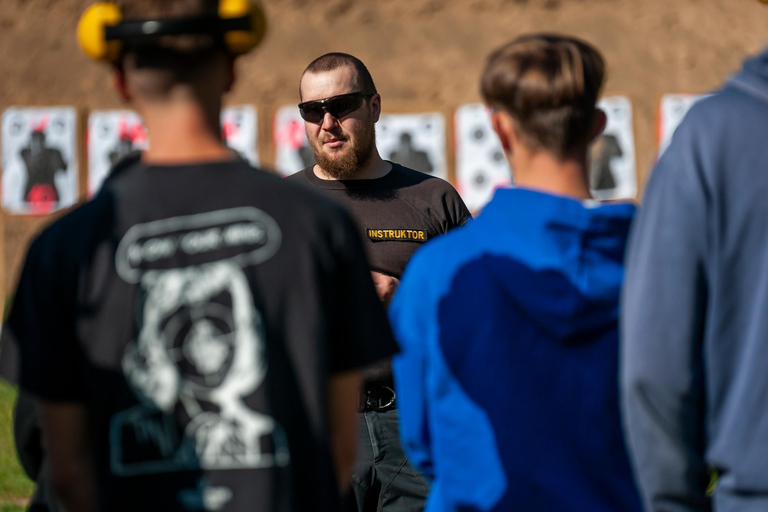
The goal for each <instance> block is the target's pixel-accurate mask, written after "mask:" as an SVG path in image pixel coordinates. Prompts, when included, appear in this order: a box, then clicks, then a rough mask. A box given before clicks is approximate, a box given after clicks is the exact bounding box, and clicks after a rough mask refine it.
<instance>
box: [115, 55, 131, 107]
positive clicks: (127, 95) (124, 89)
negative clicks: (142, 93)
mask: <svg viewBox="0 0 768 512" xmlns="http://www.w3.org/2000/svg"><path fill="white" fill-rule="evenodd" d="M112 85H113V87H114V88H115V90H116V91H117V94H119V95H120V98H121V99H122V100H123V101H125V102H130V101H131V100H132V99H133V95H132V94H131V91H129V90H128V82H127V80H126V79H125V69H123V66H122V64H118V65H116V66H115V68H114V71H113V72H112Z"/></svg>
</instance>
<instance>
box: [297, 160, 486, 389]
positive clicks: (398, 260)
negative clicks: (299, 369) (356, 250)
mask: <svg viewBox="0 0 768 512" xmlns="http://www.w3.org/2000/svg"><path fill="white" fill-rule="evenodd" d="M287 179H289V180H293V181H296V182H298V183H303V184H305V185H309V186H311V187H314V188H315V189H318V190H322V191H323V192H325V193H326V194H327V195H328V196H330V197H332V198H333V199H335V200H336V201H338V202H339V203H340V204H342V205H344V206H345V207H346V208H347V209H348V210H349V211H350V212H351V213H352V216H353V217H354V219H355V220H356V221H357V224H358V225H359V228H360V229H361V233H362V235H363V240H364V245H365V248H366V253H367V255H368V262H369V264H370V267H371V270H374V271H376V272H380V273H382V274H387V275H390V276H392V277H396V278H398V279H400V276H401V275H402V274H403V270H404V269H405V264H406V263H407V262H408V259H410V257H411V255H412V254H413V253H414V252H415V251H416V250H417V249H418V248H419V247H421V245H422V244H423V243H424V242H426V241H427V240H429V239H431V238H434V237H436V236H438V235H441V234H443V233H446V232H447V231H448V230H450V229H452V228H455V227H456V226H461V225H462V224H464V223H465V222H466V221H467V220H468V219H469V218H470V217H471V214H470V213H469V210H468V209H467V207H466V205H465V204H464V201H462V200H461V197H460V196H459V194H458V192H456V190H455V189H454V188H453V187H452V186H451V185H450V183H448V182H447V181H444V180H441V179H440V178H435V177H432V176H429V175H427V174H424V173H421V172H418V171H414V170H413V169H409V168H407V167H403V166H402V165H399V164H395V163H392V170H390V171H389V173H387V174H386V175H385V176H382V177H381V178H377V179H372V180H323V179H321V178H318V177H317V176H316V175H315V173H314V171H313V170H312V167H307V168H306V169H304V170H303V171H301V172H298V173H296V174H293V175H291V176H289V177H288V178H287ZM365 380H366V384H367V385H369V386H370V385H385V386H391V385H392V366H391V363H390V362H389V361H381V362H379V363H378V364H376V365H374V366H371V367H370V368H368V369H367V370H366V372H365Z"/></svg>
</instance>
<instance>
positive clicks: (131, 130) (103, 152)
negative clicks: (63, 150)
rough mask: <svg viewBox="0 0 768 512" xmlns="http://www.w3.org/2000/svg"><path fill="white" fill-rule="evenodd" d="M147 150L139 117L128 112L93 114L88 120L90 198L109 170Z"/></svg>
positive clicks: (145, 138)
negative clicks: (121, 161)
mask: <svg viewBox="0 0 768 512" xmlns="http://www.w3.org/2000/svg"><path fill="white" fill-rule="evenodd" d="M147 147H148V139H147V132H146V130H145V129H144V125H143V124H142V121H141V117H139V115H138V114H137V113H136V112H133V111H130V110H95V111H93V112H91V114H90V115H89V116H88V195H89V197H92V196H93V195H94V194H95V193H96V192H97V191H98V190H99V189H100V188H101V184H102V183H103V182H104V180H105V179H106V177H107V175H108V174H109V172H110V170H111V169H112V167H113V166H114V165H115V164H116V163H117V162H119V161H120V160H121V159H123V158H125V157H126V156H127V155H130V154H131V153H134V152H136V151H141V150H144V149H146V148H147Z"/></svg>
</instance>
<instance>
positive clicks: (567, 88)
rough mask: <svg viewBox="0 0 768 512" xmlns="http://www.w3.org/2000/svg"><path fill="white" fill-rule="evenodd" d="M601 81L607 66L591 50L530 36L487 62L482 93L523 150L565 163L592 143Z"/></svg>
mask: <svg viewBox="0 0 768 512" xmlns="http://www.w3.org/2000/svg"><path fill="white" fill-rule="evenodd" d="M604 80H605V61H604V60H603V57H602V56H601V55H600V53H599V52H598V51H597V50H596V49H595V48H594V47H593V46H591V45H590V44H588V43H586V42H584V41H581V40H579V39H576V38H573V37H565V36H559V35H550V34H531V35H525V36H522V37H519V38H517V39H515V40H514V41H512V42H511V43H509V44H507V45H505V46H503V47H501V48H500V49H498V50H496V51H495V52H493V53H492V54H491V55H490V57H488V63H487V65H486V67H485V71H484V72H483V77H482V83H481V90H482V94H483V97H484V98H485V101H486V103H487V104H488V106H490V107H491V108H498V109H503V110H505V111H506V112H508V113H509V114H510V116H511V117H512V119H513V120H514V121H515V124H516V128H517V129H518V131H519V135H520V136H521V138H522V139H523V142H524V143H525V144H526V146H528V147H530V148H531V149H533V150H545V151H548V152H550V153H552V154H554V155H555V156H557V157H558V158H563V157H564V156H565V155H566V154H568V153H570V152H571V151H573V150H575V149H578V148H580V147H582V146H586V145H587V144H588V143H589V142H590V137H591V135H592V128H593V125H594V122H595V103H596V102H597V98H598V95H599V94H600V90H601V89H602V87H603V82H604Z"/></svg>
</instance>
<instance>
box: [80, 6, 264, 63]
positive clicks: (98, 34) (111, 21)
mask: <svg viewBox="0 0 768 512" xmlns="http://www.w3.org/2000/svg"><path fill="white" fill-rule="evenodd" d="M218 15H219V19H220V20H221V21H224V22H226V21H228V20H239V19H241V18H249V19H250V28H249V29H247V30H245V29H242V28H240V27H238V28H237V29H231V30H224V32H223V37H224V43H225V44H226V46H227V49H228V50H229V52H230V53H231V54H232V55H235V56H237V55H242V54H244V53H248V52H249V51H251V50H252V49H253V48H255V47H256V46H258V44H259V43H260V42H261V41H262V40H263V39H264V35H265V34H266V32H267V17H266V15H265V14H264V11H263V10H262V8H261V6H260V5H259V4H257V3H255V2H253V1H251V0H219V12H218ZM122 21H123V12H122V11H121V10H120V7H118V6H117V5H116V4H114V3H112V2H99V3H97V4H93V5H91V6H90V7H88V8H87V9H86V10H85V12H84V13H83V15H82V16H81V17H80V22H79V23H78V24H77V39H78V41H79V43H80V47H81V48H82V49H83V51H84V52H85V53H86V54H87V55H88V56H89V57H91V58H93V59H96V60H101V61H106V62H110V63H114V62H117V60H118V59H119V58H120V54H121V53H122V50H123V42H122V41H120V40H118V39H114V40H107V36H106V30H107V28H108V27H115V26H117V25H120V23H121V22H122ZM240 26H242V25H240ZM156 35H161V34H156Z"/></svg>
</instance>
